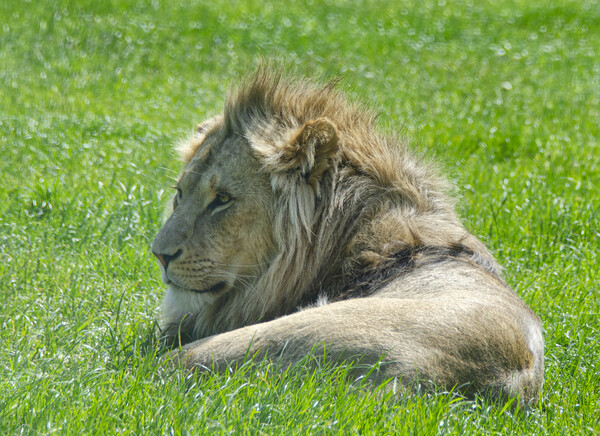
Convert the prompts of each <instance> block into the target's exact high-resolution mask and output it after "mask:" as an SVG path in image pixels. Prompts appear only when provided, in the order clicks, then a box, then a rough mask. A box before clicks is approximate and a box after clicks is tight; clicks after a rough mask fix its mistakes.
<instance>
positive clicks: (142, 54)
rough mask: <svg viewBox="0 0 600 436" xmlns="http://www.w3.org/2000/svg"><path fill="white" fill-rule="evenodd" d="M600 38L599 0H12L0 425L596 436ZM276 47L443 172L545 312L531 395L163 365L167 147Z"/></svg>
mask: <svg viewBox="0 0 600 436" xmlns="http://www.w3.org/2000/svg"><path fill="white" fill-rule="evenodd" d="M598 47H600V5H599V4H598V2H596V1H592V0H589V1H575V0H573V1H561V2H550V1H541V2H526V1H502V2H492V1H484V2H475V1H473V2H471V1H466V0H465V1H457V2H443V1H442V2H438V1H435V2H433V1H408V0H405V1H399V2H397V1H374V2H370V3H369V2H358V1H341V2H321V1H316V0H315V1H312V2H311V1H308V2H296V1H292V2H252V1H251V2H243V5H236V4H235V3H231V4H228V3H225V4H223V3H222V2H198V1H190V2H167V1H164V2H163V1H139V2H138V1H133V0H132V1H108V0H107V1H91V0H90V1H78V2H74V1H67V0H62V1H56V2H35V1H32V2H26V1H23V2H16V1H5V2H0V156H1V159H0V170H1V171H2V178H1V182H0V259H1V262H0V282H1V283H2V285H1V287H0V305H1V309H0V326H1V328H0V343H1V344H2V346H1V348H0V350H1V351H0V392H2V396H1V397H0V433H2V434H15V433H25V434H39V433H52V432H57V433H61V434H64V433H68V434H84V433H99V434H104V433H120V434H121V433H135V434H140V433H144V434H155V433H158V434H160V433H171V432H173V433H176V434H179V433H182V432H190V433H191V434H202V433H207V432H217V433H218V432H221V433H229V432H232V433H253V434H255V433H260V432H265V433H274V434H278V433H301V434H307V433H309V434H312V433H323V432H325V433H327V432H338V431H341V432H344V433H352V432H359V433H371V432H373V433H383V432H398V433H418V434H432V433H478V434H479V433H484V434H488V433H502V434H507V433H514V434H519V433H532V434H533V433H535V434H578V433H584V434H585V433H587V434H595V433H597V432H598V431H599V429H600V413H599V412H598V409H600V404H599V400H598V398H599V392H598V386H600V368H599V367H598V362H599V361H600V352H599V350H600V346H599V344H598V341H599V339H600V335H599V333H598V327H597V325H598V314H599V313H600V299H599V297H598V294H599V292H600V286H599V278H598V271H599V270H600V265H599V264H600V262H599V261H598V253H599V252H600V233H599V232H600V230H599V229H600V212H599V205H600V202H599V198H600V191H599V189H598V186H599V185H600V165H599V164H600V158H598V156H600V146H599V138H600V127H599V126H600V55H599V53H600V49H599V48H598ZM261 57H263V58H268V59H275V60H278V61H281V62H284V63H285V64H287V65H290V66H293V67H294V68H295V69H297V70H298V71H299V72H300V73H302V74H307V75H312V76H321V77H326V78H331V77H337V76H341V77H342V84H341V86H342V88H344V89H345V90H346V91H347V92H348V93H349V94H350V95H351V96H352V97H353V98H358V99H361V100H364V101H366V102H367V104H368V105H369V106H371V107H374V108H377V109H378V110H379V111H380V117H379V120H380V121H379V122H380V125H381V127H382V129H397V130H402V131H403V132H405V133H406V134H407V135H408V136H410V137H411V138H412V143H413V146H414V147H415V148H416V149H418V150H421V151H425V152H426V153H427V154H429V155H430V156H434V157H436V158H437V159H438V160H439V161H441V163H442V165H443V166H444V167H445V169H446V170H447V172H448V174H449V175H450V177H451V178H452V180H453V181H454V182H455V184H456V188H457V189H456V191H457V195H458V197H459V199H460V202H459V204H460V206H459V207H460V213H461V215H462V216H463V217H464V219H465V222H466V223H467V226H468V227H469V228H470V229H471V230H472V231H473V232H474V233H475V234H477V235H478V236H480V237H481V238H482V239H483V240H484V241H485V242H486V243H487V244H488V245H489V246H490V247H491V248H492V250H493V251H494V252H495V254H496V255H497V257H498V258H499V260H500V261H501V263H502V264H503V265H504V266H505V267H506V271H505V274H506V277H507V280H508V282H509V283H510V284H511V285H512V286H513V287H514V288H515V289H516V290H517V292H518V293H519V294H520V295H521V296H522V297H523V298H524V299H525V301H527V303H528V304H529V305H530V306H531V307H532V308H533V309H534V310H535V311H536V312H537V313H538V314H539V315H540V317H541V318H542V321H543V323H544V328H545V338H546V356H547V358H546V372H547V377H546V385H545V389H544V392H543V394H542V397H541V401H540V403H539V405H538V406H537V407H536V408H534V409H532V410H530V411H528V412H526V413H514V412H513V411H512V410H511V409H510V408H508V409H505V408H504V407H503V406H497V405H494V404H490V403H488V402H486V401H477V402H468V401H464V400H462V399H460V398H459V397H456V396H454V395H452V394H441V393H440V394H437V395H431V394H428V395H425V394H423V395H398V394H394V393H393V389H391V387H389V386H388V387H387V388H389V389H384V388H385V387H384V388H381V387H377V386H371V385H369V384H368V383H366V382H364V381H362V380H358V381H357V380H354V379H353V378H352V377H350V375H349V374H350V371H349V369H350V368H348V367H345V366H344V367H319V366H317V367H316V369H314V368H313V367H312V366H307V367H303V366H301V365H299V366H297V367H295V368H291V369H288V370H281V369H278V368H275V367H269V366H268V365H265V364H259V365H257V366H251V365H246V366H244V367H243V368H242V369H241V370H239V371H237V372H235V373H227V374H223V375H210V374H209V375H204V376H202V377H200V378H193V377H192V379H189V380H186V379H185V374H183V373H181V372H174V373H172V372H168V371H160V370H159V369H158V368H157V360H156V359H155V356H154V353H155V348H154V347H153V345H152V341H151V340H150V338H151V336H152V332H153V331H154V330H155V328H156V326H155V319H156V307H157V306H158V302H159V299H160V296H161V292H162V287H161V284H160V280H159V273H158V269H157V267H156V265H155V263H154V262H153V260H152V259H151V256H150V254H149V244H150V241H151V240H152V238H153V237H154V235H155V234H156V232H157V231H158V228H159V227H160V222H161V217H162V206H163V204H164V202H165V201H166V197H167V193H166V192H165V189H168V188H167V187H168V186H170V185H171V184H172V183H171V178H172V177H173V176H174V174H175V172H176V171H178V169H179V163H178V162H177V161H176V159H174V158H173V154H172V152H171V144H173V143H174V142H175V141H176V140H177V139H178V138H180V137H181V136H184V135H187V134H188V133H189V131H191V129H192V128H193V126H195V124H196V123H197V122H198V121H200V120H201V119H203V118H205V117H206V116H208V115H210V114H213V113H216V112H218V111H219V110H220V109H221V108H222V104H223V96H224V94H225V92H226V90H227V87H228V86H229V83H230V81H231V80H235V79H237V78H239V77H241V76H242V75H243V74H244V73H246V72H248V71H251V70H252V69H254V67H255V66H256V65H257V63H258V62H259V59H260V58H261ZM309 367H310V368H313V369H309Z"/></svg>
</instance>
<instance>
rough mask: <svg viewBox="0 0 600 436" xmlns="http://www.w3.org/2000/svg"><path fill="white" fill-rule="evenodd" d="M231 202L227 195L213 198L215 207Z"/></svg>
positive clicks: (218, 195)
mask: <svg viewBox="0 0 600 436" xmlns="http://www.w3.org/2000/svg"><path fill="white" fill-rule="evenodd" d="M230 201H231V197H230V196H229V195H227V194H217V197H216V198H215V200H214V202H215V206H221V205H223V204H227V203H229V202H230Z"/></svg>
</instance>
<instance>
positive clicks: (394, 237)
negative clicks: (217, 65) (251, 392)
mask: <svg viewBox="0 0 600 436" xmlns="http://www.w3.org/2000/svg"><path fill="white" fill-rule="evenodd" d="M375 118H376V116H375V115H374V114H373V112H372V111H371V110H369V109H367V108H365V106H364V105H361V104H357V103H352V102H350V101H349V100H348V99H347V97H345V95H344V94H343V93H342V92H341V91H339V90H338V88H337V87H336V86H335V83H329V84H324V85H323V84H320V82H318V81H311V80H309V79H306V78H298V77H296V76H295V75H291V74H286V73H281V72H278V71H277V70H274V69H271V68H259V69H258V70H257V71H256V72H255V73H254V74H252V75H251V76H249V77H248V78H246V79H245V80H244V81H242V83H241V84H240V85H239V86H238V87H237V88H233V89H232V90H230V91H229V92H228V95H227V97H226V102H225V106H224V111H223V113H222V114H221V115H218V116H216V117H214V118H211V119H210V120H208V121H206V122H204V123H202V124H200V125H199V126H198V127H197V130H196V131H195V133H194V134H193V136H192V137H191V138H189V139H187V140H185V141H183V142H182V143H181V144H180V145H179V146H178V150H179V154H180V156H181V158H182V159H183V161H184V163H185V168H184V170H183V172H182V173H181V175H180V176H179V178H178V181H177V185H176V186H175V195H174V197H173V201H172V207H171V211H170V212H169V213H170V215H169V213H168V218H167V219H166V222H165V224H164V226H163V227H162V229H161V230H160V232H159V233H158V235H157V236H156V239H155V240H154V242H153V243H152V252H153V253H154V254H155V255H156V257H157V258H158V261H159V266H160V269H161V275H162V280H163V281H164V283H165V284H166V285H167V290H166V294H165V296H164V300H163V302H162V306H161V308H162V318H163V324H162V325H163V328H162V332H163V334H164V339H165V341H166V342H167V343H168V344H170V345H171V346H174V347H175V348H174V349H173V351H172V352H171V353H172V354H173V356H174V357H175V359H176V360H177V361H178V362H179V364H181V365H184V366H185V367H186V368H187V369H190V370H194V369H195V370H198V371H202V370H206V369H214V370H216V371H222V370H224V369H225V368H228V367H231V366H235V365H238V364H240V363H242V362H243V361H244V360H245V359H247V358H248V356H255V357H256V356H257V357H259V358H261V359H267V360H272V361H274V360H277V362H282V363H283V364H285V365H289V364H293V363H295V362H299V361H300V360H301V359H303V358H304V357H305V356H307V355H308V354H309V353H311V352H314V350H315V348H317V349H319V347H321V349H322V350H325V351H324V352H323V353H322V354H323V357H322V358H323V359H327V360H328V361H331V362H342V361H344V362H360V364H358V365H357V366H356V367H357V368H373V366H374V365H377V368H378V369H377V371H375V372H376V373H377V374H378V375H377V377H378V379H379V380H389V379H392V378H396V379H397V380H399V381H400V382H401V383H402V385H405V386H407V387H409V386H411V385H415V384H417V385H419V386H421V385H431V386H435V387H437V388H443V389H456V390H457V391H459V392H461V393H463V394H464V395H466V396H475V395H492V396H493V397H496V398H504V399H507V398H512V397H518V398H519V401H520V402H521V403H522V404H528V403H532V402H535V400H536V399H537V397H538V395H539V392H540V389H541V387H542V383H543V377H544V365H543V359H544V341H543V337H542V327H541V323H540V320H539V319H538V317H537V316H536V315H535V314H534V313H533V312H532V311H531V310H530V309H529V308H528V307H527V305H526V304H525V303H524V302H523V301H522V300H521V299H520V298H519V297H518V296H517V294H516V293H515V292H514V291H513V290H512V289H511V288H509V286H508V285H507V284H506V283H505V281H504V280H503V278H502V273H501V267H500V266H499V264H498V263H497V262H496V260H495V259H494V257H493V256H492V255H491V254H490V252H489V251H488V250H487V249H486V247H485V246H484V245H483V243H482V242H481V241H479V240H478V239H477V238H476V237H475V236H473V235H472V234H471V233H469V232H468V231H467V230H466V229H465V227H464V226H463V225H462V224H461V222H460V221H459V219H458V217H457V214H456V212H455V206H454V202H453V200H452V196H451V195H449V184H448V183H447V182H446V181H445V180H444V178H443V177H441V176H439V175H438V173H439V171H438V170H437V168H436V166H435V165H434V164H433V163H431V162H430V160H427V159H425V158H424V157H423V156H418V155H417V154H416V153H414V152H411V151H410V148H409V146H408V143H407V141H406V140H405V139H402V138H401V137H400V136H399V135H397V134H391V133H386V134H384V133H382V132H380V131H378V129H377V128H376V126H375ZM366 371H367V370H365V372H366ZM371 372H373V371H371Z"/></svg>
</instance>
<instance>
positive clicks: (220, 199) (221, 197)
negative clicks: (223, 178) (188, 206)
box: [208, 193, 232, 213]
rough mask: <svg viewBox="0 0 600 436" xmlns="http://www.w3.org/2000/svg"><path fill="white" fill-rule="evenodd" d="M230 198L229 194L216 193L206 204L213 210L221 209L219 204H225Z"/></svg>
mask: <svg viewBox="0 0 600 436" xmlns="http://www.w3.org/2000/svg"><path fill="white" fill-rule="evenodd" d="M231 200H232V198H231V196H230V195H229V194H224V193H218V194H217V196H216V197H215V199H214V200H213V201H212V202H211V203H210V204H209V205H208V208H209V209H210V210H212V211H213V213H214V212H218V211H219V210H221V206H225V205H226V204H228V203H230V202H231Z"/></svg>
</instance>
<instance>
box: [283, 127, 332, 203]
mask: <svg viewBox="0 0 600 436" xmlns="http://www.w3.org/2000/svg"><path fill="white" fill-rule="evenodd" d="M337 149H338V134H337V129H336V127H335V126H334V124H333V123H332V122H331V121H330V120H329V119H327V118H318V119H316V120H314V121H309V122H307V123H305V124H304V125H303V126H302V127H300V128H299V129H297V130H296V131H295V132H292V135H291V136H290V140H289V141H288V142H287V143H285V144H283V145H282V146H281V147H280V149H279V152H278V153H277V167H278V170H279V171H282V172H283V171H285V172H287V173H290V172H291V173H295V172H297V173H299V174H300V175H301V176H302V177H303V178H304V179H305V180H306V182H307V183H308V184H310V185H311V186H312V187H313V189H314V190H315V192H318V191H319V189H318V184H319V182H320V180H321V176H322V175H323V173H325V171H327V170H328V169H329V168H330V166H331V159H332V158H333V157H334V156H335V154H336V152H337Z"/></svg>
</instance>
